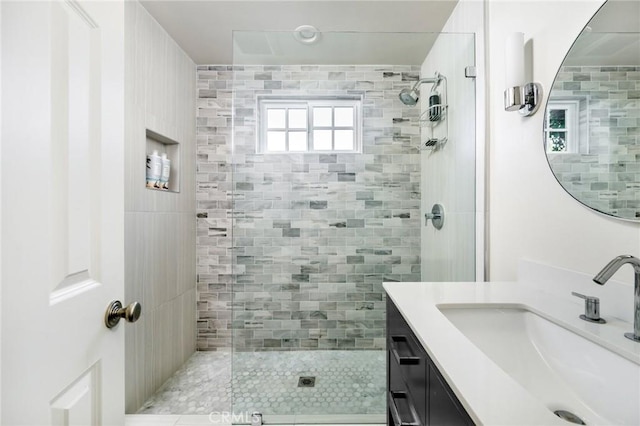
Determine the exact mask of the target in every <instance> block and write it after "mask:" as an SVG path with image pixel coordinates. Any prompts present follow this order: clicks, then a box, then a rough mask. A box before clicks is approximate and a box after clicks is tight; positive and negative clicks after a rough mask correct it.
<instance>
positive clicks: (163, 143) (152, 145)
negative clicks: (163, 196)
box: [143, 129, 180, 192]
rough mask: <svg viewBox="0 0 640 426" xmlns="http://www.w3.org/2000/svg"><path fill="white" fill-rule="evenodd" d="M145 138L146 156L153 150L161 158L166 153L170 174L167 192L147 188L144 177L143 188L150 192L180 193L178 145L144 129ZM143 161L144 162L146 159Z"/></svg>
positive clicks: (169, 139)
mask: <svg viewBox="0 0 640 426" xmlns="http://www.w3.org/2000/svg"><path fill="white" fill-rule="evenodd" d="M146 137H147V142H146V149H145V151H146V155H150V154H151V153H152V152H153V151H154V150H156V151H158V155H160V156H162V153H166V154H167V158H168V159H169V160H171V173H170V174H169V189H168V190H164V189H158V188H149V187H148V186H147V185H146V183H147V181H146V176H145V181H144V185H145V187H146V188H147V189H150V190H152V191H160V192H180V143H179V142H177V141H175V140H173V139H171V138H168V137H166V136H164V135H161V134H160V133H157V132H154V131H153V130H149V129H146ZM143 161H145V162H146V158H145V159H144V160H143ZM145 173H146V167H145Z"/></svg>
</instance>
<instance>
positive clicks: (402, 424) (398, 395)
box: [389, 391, 422, 426]
mask: <svg viewBox="0 0 640 426" xmlns="http://www.w3.org/2000/svg"><path fill="white" fill-rule="evenodd" d="M396 400H399V401H403V402H402V404H403V405H405V406H406V408H407V409H408V411H409V414H411V420H409V421H404V420H402V418H401V417H400V410H398V405H397V404H396ZM389 410H391V418H392V419H393V423H394V424H395V425H396V426H422V423H420V420H419V419H418V414H417V413H416V410H415V408H414V407H413V404H412V403H411V400H410V399H409V395H408V394H407V392H400V391H389Z"/></svg>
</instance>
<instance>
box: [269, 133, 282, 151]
mask: <svg viewBox="0 0 640 426" xmlns="http://www.w3.org/2000/svg"><path fill="white" fill-rule="evenodd" d="M284 149H285V132H267V151H284Z"/></svg>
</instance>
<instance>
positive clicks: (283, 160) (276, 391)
mask: <svg viewBox="0 0 640 426" xmlns="http://www.w3.org/2000/svg"><path fill="white" fill-rule="evenodd" d="M453 37H460V39H459V40H460V45H461V46H463V45H464V46H466V48H467V50H468V48H469V45H470V46H471V56H470V57H467V58H462V59H460V61H462V62H464V63H465V66H467V65H473V63H474V61H473V35H469V34H463V35H460V34H457V35H448V34H376V33H324V34H322V35H321V39H320V40H321V41H320V42H319V43H318V44H317V45H306V44H301V43H300V42H299V41H298V40H297V38H296V37H295V34H293V33H290V32H286V33H282V32H275V33H265V32H235V33H234V64H233V66H232V67H231V70H230V73H229V74H230V78H231V79H232V81H231V82H229V84H230V85H231V86H232V87H233V90H232V97H233V99H232V101H233V102H232V104H233V106H232V111H231V120H232V122H233V131H232V135H231V136H232V138H233V144H232V145H233V150H232V153H231V159H230V162H231V164H232V175H233V181H232V182H231V188H232V190H231V192H232V199H233V208H232V212H231V218H232V221H233V226H232V239H233V247H232V249H231V254H232V262H233V282H232V284H231V293H232V306H233V312H232V330H231V332H232V392H233V394H232V404H233V412H234V414H235V415H236V416H238V417H237V419H238V422H243V421H244V422H249V421H250V420H251V419H250V417H251V414H252V413H253V412H260V413H262V415H263V416H264V419H265V421H269V422H271V423H273V422H277V423H291V424H293V423H300V422H304V423H384V421H385V412H386V401H385V389H386V375H385V369H386V352H385V349H386V343H385V342H386V340H385V295H384V290H383V288H382V283H383V282H384V281H406V282H410V281H421V280H422V276H423V271H422V269H423V263H422V260H421V258H422V256H423V253H424V251H423V253H421V250H422V249H423V245H424V239H425V238H430V236H429V235H425V234H424V223H423V211H422V210H424V206H423V204H424V203H425V199H424V198H425V196H427V198H428V194H426V193H425V187H428V186H425V185H424V182H423V181H424V174H423V173H422V170H423V168H424V167H425V165H430V164H431V163H430V162H431V161H433V160H435V159H439V160H440V161H443V162H445V163H446V164H450V165H451V161H455V160H452V159H450V158H446V157H445V152H446V151H447V149H448V148H450V146H447V145H444V144H443V145H442V146H440V147H439V148H440V151H436V150H430V151H427V150H424V149H422V148H421V147H422V146H423V138H424V137H425V135H424V134H423V133H424V131H423V129H424V126H423V125H421V124H424V123H422V120H424V118H425V116H424V115H423V114H422V112H421V111H423V108H422V107H421V106H420V105H418V106H416V107H408V106H406V105H404V104H403V103H402V102H400V100H399V98H398V94H399V93H400V91H401V90H403V89H411V88H412V87H414V85H415V84H416V82H418V80H419V79H420V77H421V68H423V69H424V68H425V67H426V66H429V63H428V62H425V58H427V57H428V53H429V49H430V46H434V45H437V43H438V42H439V41H440V42H441V43H442V41H441V40H442V39H443V38H444V39H451V40H453V39H452V38H453ZM321 43H322V44H321ZM385 46H386V47H385ZM409 53H411V54H409ZM463 53H465V52H463ZM466 53H468V52H466ZM469 61H470V62H469ZM452 62H456V61H452ZM380 64H382V65H380ZM455 65H457V62H456V64H455ZM452 66H453V65H452ZM463 69H464V67H462V68H460V69H459V70H458V71H460V70H463ZM441 72H442V71H441ZM431 74H433V72H431V71H429V75H430V76H431ZM462 75H463V74H462ZM468 83H471V86H469V85H468V84H467V88H466V90H469V88H470V89H471V90H469V93H468V95H469V96H470V98H469V99H470V101H471V104H472V105H473V104H474V89H473V82H471V81H470V82H468ZM448 84H449V88H448V90H449V97H451V93H452V88H451V86H452V85H455V84H458V82H457V80H456V79H455V78H453V76H449V80H448ZM423 90H424V92H425V93H427V92H428V88H427V87H423ZM461 92H462V90H461V89H458V91H457V92H456V90H453V93H454V94H455V95H456V96H460V93H461ZM467 101H468V99H467ZM449 111H451V110H449ZM474 113H475V111H474V110H473V108H471V110H469V108H466V109H465V111H464V114H467V115H466V116H464V117H461V116H459V115H458V119H464V120H467V122H469V120H470V122H471V123H473V121H474ZM456 114H458V112H455V114H454V113H453V111H451V117H454V116H455V115H456ZM451 127H452V126H450V127H449V129H450V130H449V133H450V134H449V141H448V142H447V143H453V141H454V138H457V137H460V139H461V138H462V136H460V135H459V134H458V133H457V131H455V130H454V131H452V130H451ZM443 128H444V127H443ZM430 137H432V136H430ZM465 137H466V138H467V139H469V138H470V140H465V143H464V144H463V143H462V142H461V141H459V140H458V141H455V143H458V144H460V146H461V147H465V149H471V151H470V152H466V153H465V156H466V158H467V159H469V158H471V160H472V166H471V169H472V170H473V167H474V165H475V164H474V163H473V161H475V148H474V145H473V143H474V137H473V133H472V134H470V135H467V136H465ZM469 143H470V145H469ZM465 144H466V145H465ZM468 146H470V148H468ZM449 151H452V152H453V154H455V151H454V150H451V149H449ZM465 167H467V170H468V169H469V165H468V164H467V165H465ZM472 175H473V173H472ZM474 179H475V177H474V176H472V177H471V182H464V184H465V185H471V186H473V185H474ZM458 183H459V184H462V182H458ZM443 186H445V187H446V185H443ZM473 196H474V195H473V192H472V194H471V202H472V203H473V200H474V198H473ZM429 201H430V200H429ZM452 202H453V201H452ZM454 212H455V211H454ZM464 213H465V214H471V215H472V216H473V209H472V210H471V211H470V212H464ZM453 222H454V223H455V220H454V221H453ZM460 232H469V235H467V237H468V238H466V240H464V235H462V234H458V238H462V239H463V240H464V241H465V243H466V245H465V247H467V246H468V247H474V244H473V242H474V241H475V240H474V235H473V233H474V229H473V228H472V229H468V228H464V227H463V228H462V231H460ZM421 234H422V235H421ZM471 271H473V268H471ZM467 280H473V277H472V276H470V277H468V278H467Z"/></svg>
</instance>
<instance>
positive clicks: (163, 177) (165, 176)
mask: <svg viewBox="0 0 640 426" xmlns="http://www.w3.org/2000/svg"><path fill="white" fill-rule="evenodd" d="M170 174H171V160H169V159H168V158H167V153H166V152H163V153H162V173H161V174H160V187H161V188H162V189H164V190H165V191H166V190H168V189H169V175H170Z"/></svg>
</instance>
